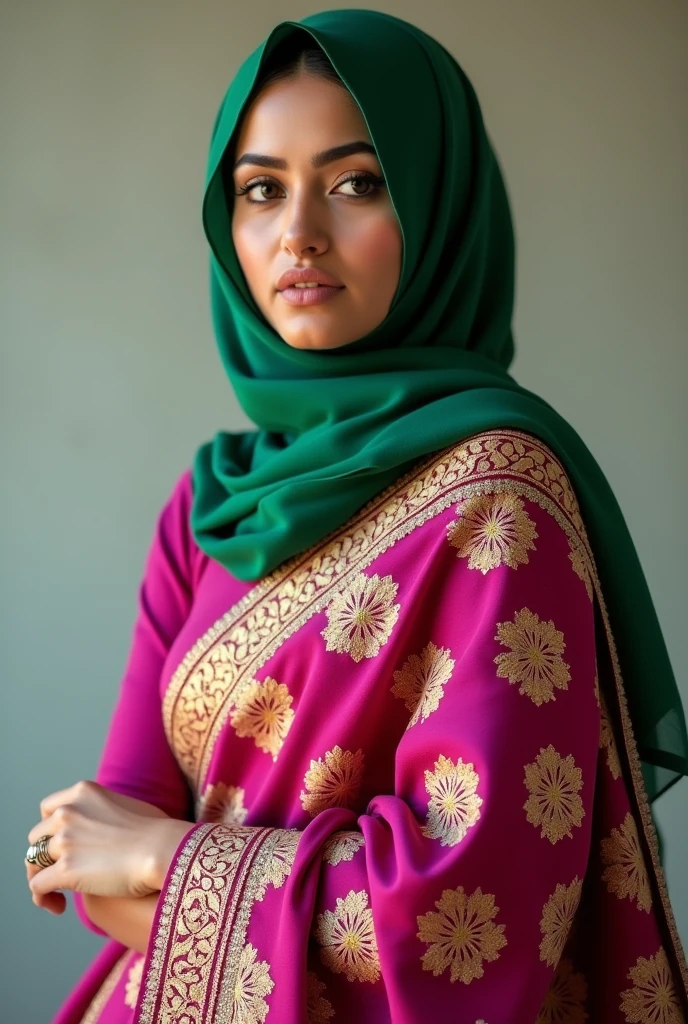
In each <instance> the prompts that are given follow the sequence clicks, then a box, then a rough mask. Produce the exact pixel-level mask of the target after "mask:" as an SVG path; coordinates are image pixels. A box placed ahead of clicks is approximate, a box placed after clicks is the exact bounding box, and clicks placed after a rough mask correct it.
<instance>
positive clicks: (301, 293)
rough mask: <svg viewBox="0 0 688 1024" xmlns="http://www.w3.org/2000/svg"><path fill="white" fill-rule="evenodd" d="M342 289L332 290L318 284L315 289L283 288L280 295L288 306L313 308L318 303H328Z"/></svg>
mask: <svg viewBox="0 0 688 1024" xmlns="http://www.w3.org/2000/svg"><path fill="white" fill-rule="evenodd" d="M342 291H344V288H343V287H342V288H333V287H332V286H331V285H327V284H319V285H317V286H316V287H315V288H294V287H293V286H291V287H289V288H284V289H282V291H280V293H279V294H280V295H281V296H282V298H283V299H284V301H285V302H287V303H289V305H290V306H315V305H317V304H318V303H319V302H328V301H329V300H330V299H333V298H334V297H335V295H338V294H339V292H342Z"/></svg>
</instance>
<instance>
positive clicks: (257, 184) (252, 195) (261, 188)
mask: <svg viewBox="0 0 688 1024" xmlns="http://www.w3.org/2000/svg"><path fill="white" fill-rule="evenodd" d="M271 190H272V191H271ZM278 192H279V186H278V185H276V184H275V183H274V182H273V181H254V182H253V183H251V182H249V183H248V185H242V186H241V188H239V189H237V192H236V194H237V195H238V196H246V197H247V199H248V201H249V203H267V202H269V201H270V200H271V199H277V198H278V195H277V193H278Z"/></svg>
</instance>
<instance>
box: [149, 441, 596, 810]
mask: <svg viewBox="0 0 688 1024" xmlns="http://www.w3.org/2000/svg"><path fill="white" fill-rule="evenodd" d="M495 491H498V492H499V493H501V494H503V493H505V492H508V493H516V494H519V495H520V496H522V497H524V498H527V499H528V500H530V501H533V502H535V503H536V504H538V505H540V506H541V507H542V508H543V509H545V510H546V511H547V512H548V514H549V515H551V516H552V517H553V518H554V519H555V520H556V522H557V523H558V524H559V526H560V527H561V528H562V530H563V531H564V532H565V533H566V535H567V536H568V537H569V538H571V537H575V538H576V539H577V540H578V541H579V543H582V544H584V545H586V548H587V539H586V536H585V529H584V526H583V521H582V518H581V514H580V509H579V507H578V503H577V501H576V497H575V494H574V492H573V489H572V487H571V483H570V481H569V479H568V477H567V475H566V473H565V471H564V469H563V467H562V465H561V463H560V462H558V460H557V459H556V458H555V457H554V455H553V454H552V452H551V451H550V450H549V449H548V448H547V447H546V445H543V444H542V442H541V441H539V440H538V439H537V438H534V437H532V436H531V435H529V434H525V433H522V432H521V431H515V430H498V431H485V432H483V433H481V434H478V435H476V436H475V437H473V438H470V439H468V440H466V441H464V442H462V443H461V444H460V445H455V446H452V447H451V448H447V449H445V450H444V451H442V452H439V453H436V454H433V455H432V456H429V457H428V459H427V460H423V461H422V462H421V463H419V464H418V465H417V466H415V467H414V468H413V469H412V470H411V471H410V472H409V473H408V474H407V475H405V476H403V477H400V478H399V479H398V480H396V481H395V482H394V483H393V484H392V485H391V486H390V487H389V488H388V489H387V490H386V491H384V492H382V493H381V494H379V495H377V497H375V498H374V499H373V500H372V501H371V502H369V503H368V504H367V505H366V506H365V507H364V508H362V509H361V510H360V511H359V512H358V513H356V515H354V516H352V517H351V519H350V520H349V521H348V522H347V523H346V524H345V526H344V527H342V528H341V529H340V530H338V531H337V532H336V533H335V534H334V535H331V536H329V537H326V538H324V540H323V541H321V542H319V543H318V544H316V545H315V546H314V547H313V548H311V549H309V550H308V551H305V552H303V553H302V554H301V555H298V556H297V557H295V558H293V559H291V560H289V561H288V562H285V563H284V564H283V565H282V566H280V567H278V568H277V569H276V570H274V571H273V572H272V573H271V574H270V575H269V576H267V577H265V578H264V579H263V580H261V581H260V582H259V583H258V584H256V586H254V587H253V588H252V589H251V590H250V591H249V592H248V593H247V594H246V595H245V596H244V597H243V598H242V599H241V600H240V601H239V602H237V604H236V605H234V606H233V607H232V608H230V609H229V610H228V611H227V612H226V613H225V615H223V616H222V617H221V618H220V619H218V621H217V622H216V623H214V625H212V626H211V627H210V628H209V629H208V630H207V631H206V633H205V634H204V635H203V636H202V637H201V638H200V639H199V640H198V641H197V643H195V644H194V646H193V647H192V648H191V650H189V652H188V653H187V654H186V656H185V657H184V659H183V661H182V662H181V664H180V665H179V667H178V669H177V670H176V672H175V673H174V675H173V677H172V679H171V680H170V683H169V685H168V687H167V689H166V692H165V697H164V701H163V722H164V725H165V731H166V734H167V737H168V740H169V743H170V746H171V748H172V750H173V751H174V752H175V756H176V757H177V760H178V762H179V764H180V766H181V768H182V770H183V771H184V773H185V774H186V775H187V777H188V778H189V780H190V782H191V784H192V786H193V788H194V789H195V790H196V791H198V790H199V789H200V784H201V780H202V779H204V778H205V777H206V776H207V774H208V770H209V766H210V763H211V760H212V756H213V750H214V745H215V742H216V740H217V737H218V736H219V735H221V733H222V731H223V729H224V727H225V724H226V722H227V719H228V717H229V715H230V713H231V710H232V708H233V706H234V703H235V701H236V697H237V694H238V693H240V692H241V689H242V687H243V686H245V685H246V684H247V682H248V681H249V680H250V679H252V678H254V677H255V676H257V675H258V673H259V672H260V671H261V669H262V668H263V666H264V665H265V664H266V663H267V662H268V660H269V659H270V658H271V657H272V655H273V654H274V653H275V651H276V650H277V649H278V648H279V647H280V646H281V645H282V644H284V643H285V642H286V640H288V639H289V637H290V636H292V635H293V634H294V633H295V632H296V631H297V630H299V629H300V628H302V626H304V625H305V623H306V622H308V621H309V620H310V619H311V618H312V617H313V616H314V615H316V614H318V613H320V612H321V611H322V610H323V609H324V608H325V607H326V606H327V604H328V602H329V601H331V599H332V596H333V594H335V592H337V591H339V590H340V589H341V588H342V587H344V586H345V585H346V584H347V583H349V582H350V581H351V580H353V579H354V578H355V577H356V575H357V574H358V573H360V572H361V571H362V570H363V569H366V568H367V567H368V566H370V565H371V564H372V563H373V562H374V561H375V559H376V558H378V557H379V556H380V555H381V554H382V553H383V552H385V551H386V550H387V549H388V548H390V547H392V546H393V545H394V544H396V543H397V542H398V541H399V540H401V539H402V538H404V537H406V536H407V535H408V534H410V533H412V532H413V530H415V529H417V528H418V527H419V526H421V525H422V524H423V523H425V522H427V521H429V520H431V519H433V518H434V517H435V516H438V515H440V514H441V513H442V512H444V511H445V510H446V509H447V508H449V507H450V506H451V505H454V504H456V503H457V502H460V501H463V500H465V499H466V498H469V497H474V496H476V495H479V494H487V493H494V492H495ZM592 564H593V563H592V561H591V565H592Z"/></svg>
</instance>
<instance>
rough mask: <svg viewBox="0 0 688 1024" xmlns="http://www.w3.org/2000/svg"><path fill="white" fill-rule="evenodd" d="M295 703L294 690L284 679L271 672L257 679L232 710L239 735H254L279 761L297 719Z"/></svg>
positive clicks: (258, 742) (266, 750)
mask: <svg viewBox="0 0 688 1024" xmlns="http://www.w3.org/2000/svg"><path fill="white" fill-rule="evenodd" d="M291 704H292V698H291V694H290V693H289V690H288V689H287V687H286V686H285V685H284V683H278V682H277V681H276V680H275V679H272V678H271V677H270V676H267V677H266V679H265V680H264V681H263V682H262V683H259V682H257V681H256V680H254V681H253V682H252V683H250V684H249V686H247V687H246V689H245V690H243V691H242V693H241V694H240V695H239V699H238V701H237V706H236V708H235V709H234V711H233V712H232V725H233V727H234V728H235V729H236V733H237V736H242V737H243V736H250V737H252V738H253V740H254V742H255V744H256V746H257V747H258V748H259V750H264V751H265V752H266V753H267V754H272V759H273V761H276V760H277V755H278V753H279V752H280V750H281V748H282V744H283V743H284V739H285V737H286V735H287V733H288V732H289V728H290V726H291V723H292V721H293V720H294V712H293V711H292V707H291Z"/></svg>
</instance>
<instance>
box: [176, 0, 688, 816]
mask: <svg viewBox="0 0 688 1024" xmlns="http://www.w3.org/2000/svg"><path fill="white" fill-rule="evenodd" d="M294 33H301V34H303V33H308V34H309V35H310V36H311V37H312V39H313V40H315V41H316V43H318V44H319V45H320V47H321V48H322V49H323V50H324V52H325V53H326V54H327V56H328V57H329V59H330V61H331V63H332V64H333V66H334V68H335V70H336V71H337V72H338V74H339V76H340V77H341V79H342V80H343V82H344V83H345V85H346V86H347V87H348V89H349V90H350V92H351V94H352V95H353V97H354V99H355V100H356V102H357V103H358V105H359V107H360V109H361V111H362V113H363V116H364V118H365V121H366V124H367V125H368V129H369V131H370V136H371V138H372V139H373V142H374V144H375V147H376V150H377V153H378V157H379V160H380V163H381V166H382V169H383V173H384V175H385V179H386V182H387V187H388V189H389V194H390V197H391V200H392V203H393V205H394V209H395V211H396V214H397V216H398V219H399V223H400V225H401V231H402V238H403V265H402V270H401V275H400V281H399V285H398V288H397V292H396V295H395V297H394V300H393V302H392V306H391V308H390V311H389V313H388V315H387V317H386V318H385V320H384V321H383V322H382V323H381V324H380V325H379V326H378V327H377V328H376V329H375V330H374V331H372V332H371V333H370V334H369V335H367V336H366V337H364V338H361V339H359V340H358V341H356V342H354V343H352V344H350V345H347V346H344V347H343V348H339V349H335V350H329V351H303V350H298V349H294V348H292V347H290V346H289V345H287V344H286V343H285V342H284V341H283V340H282V339H281V338H280V336H279V335H278V334H277V333H276V332H275V331H274V330H273V328H272V327H271V326H270V325H269V324H268V323H267V321H266V320H265V318H264V317H263V316H262V314H261V313H260V311H259V310H258V308H257V306H256V304H255V302H254V301H253V299H252V296H251V294H250V292H249V290H248V287H247V285H246V282H245V280H244V277H243V274H242V272H241V269H240V267H239V264H238V261H237V257H236V253H235V251H234V247H233V244H232V230H231V216H232V202H233V199H232V196H231V195H228V194H226V192H225V186H224V181H223V173H222V158H223V155H224V154H225V151H226V150H227V149H228V147H229V146H230V145H231V142H232V136H233V133H234V130H235V128H236V127H237V125H238V123H239V119H240V117H241V114H242V111H243V110H244V108H245V107H246V105H247V101H248V100H249V99H250V98H251V90H252V87H253V85H254V82H255V81H256V77H257V75H258V74H259V72H260V70H261V68H262V66H263V63H264V62H265V59H266V58H267V57H268V56H269V55H270V54H271V53H272V52H273V50H274V48H275V46H276V45H277V44H278V43H280V42H282V41H283V40H285V38H286V37H288V36H290V35H293V34H294ZM203 224H204V228H205V232H206V235H207V238H208V241H209V243H210V248H211V250H212V256H211V297H212V312H213V322H214V327H215V333H216V337H217V342H218V346H219V349H220V355H221V357H222V361H223V364H224V367H225V370H226V372H227V375H228V377H229V379H230V381H231V384H232V387H233V388H234V391H235V393H236V395H237V398H238V400H239V402H240V403H241V406H242V407H243V409H244V411H245V412H246V414H247V415H248V416H249V417H250V418H251V419H252V420H253V421H254V422H255V423H256V424H257V427H258V429H257V430H256V431H250V432H242V433H226V432H221V433H219V434H217V435H216V437H215V438H214V439H213V440H212V441H210V442H209V443H207V444H205V445H203V446H202V447H201V448H200V449H199V451H198V454H197V456H196V460H195V464H194V474H193V482H194V504H193V510H192V527H193V531H194V534H195V537H196V541H197V543H198V545H199V546H200V547H201V548H202V550H204V551H205V552H206V553H207V554H208V555H209V556H210V557H211V558H213V559H215V560H216V561H218V562H220V563H221V564H222V565H224V566H225V567H226V568H227V570H228V571H229V572H230V573H232V574H233V575H234V576H236V577H238V578H239V579H242V580H245V581H253V580H258V579H261V578H262V577H263V576H265V575H266V574H267V573H269V572H270V571H271V570H272V569H273V568H275V567H276V566H277V565H279V564H280V563H281V562H283V561H284V560H285V559H287V558H289V557H290V556H292V555H294V554H296V553H298V552H300V551H303V550H304V549H306V548H308V547H309V546H311V545H313V544H315V543H316V542H317V541H319V540H320V539H321V538H323V537H324V536H325V535H326V534H328V533H329V532H331V531H332V530H335V529H336V528H337V527H339V526H340V525H342V524H343V523H344V522H345V521H346V520H347V519H348V518H349V517H350V516H352V515H353V514H354V513H355V512H356V510H357V509H359V508H360V507H361V506H362V505H364V504H365V503H366V502H367V501H368V500H369V499H371V498H373V497H374V496H375V495H376V494H378V493H379V492H380V491H382V490H383V489H384V488H386V487H387V486H388V485H389V484H391V483H392V482H393V481H394V480H395V479H396V478H397V477H399V476H400V475H401V474H403V473H404V472H406V471H407V470H409V469H410V468H411V467H412V465H413V464H414V462H415V461H416V460H418V459H420V458H422V457H423V456H426V455H428V454H429V453H431V452H434V451H437V450H438V449H441V448H444V447H447V446H449V445H452V444H454V443H456V442H459V441H461V440H462V439H463V438H466V437H469V436H470V435H471V434H475V433H478V432H480V431H484V430H490V429H495V428H503V427H511V428H515V429H519V430H524V431H527V432H530V433H531V434H534V435H535V436H537V437H539V438H540V439H541V440H542V441H544V442H545V443H546V444H547V445H549V447H550V448H551V449H552V450H553V451H554V452H555V453H556V454H557V455H558V456H559V458H560V459H561V461H562V463H563V465H564V466H565V467H566V470H567V472H568V474H569V476H570V479H571V481H572V483H573V486H574V488H575V490H576V493H577V496H578V499H579V502H580V505H581V509H582V514H583V518H584V521H585V523H586V526H587V530H588V534H589V538H590V543H591V545H592V548H593V551H594V553H595V557H596V561H597V563H598V568H599V572H600V576H601V579H602V585H603V588H604V591H605V594H606V599H607V602H608V605H609V614H610V617H611V623H612V628H613V629H614V631H615V636H616V640H617V645H618V652H619V657H620V660H621V665H622V670H623V672H624V677H625V681H626V686H627V691H628V699H629V706H630V713H631V718H632V721H633V724H634V727H635V733H636V737H637V740H638V743H639V748H640V753H641V757H642V758H643V761H644V770H645V775H646V781H647V784H648V789H649V792H650V796H651V797H655V796H656V795H658V793H660V792H661V791H662V790H664V789H666V788H667V786H668V785H670V784H671V783H672V782H673V781H675V780H676V779H677V778H678V777H679V775H681V774H688V740H687V737H686V727H685V720H684V717H683V712H682V709H681V703H680V698H679V695H678V691H677V688H676V683H675V680H674V677H673V674H672V670H671V665H670V662H669V658H668V655H667V651H666V647H665V645H664V640H663V637H662V633H661V630H660V627H659V623H658V621H657V617H656V614H655V610H654V607H653V604H652V599H651V597H650V594H649V591H648V588H647V584H646V582H645V578H644V575H643V571H642V568H641V566H640V563H639V561H638V556H637V554H636V551H635V548H634V545H633V541H632V540H631V537H630V535H629V532H628V528H627V526H626V523H625V522H624V518H623V515H622V513H621V510H620V508H619V506H618V504H617V502H616V499H615V497H614V494H613V493H612V491H611V489H610V486H609V484H608V482H607V480H606V478H605V476H604V474H603V473H602V470H601V469H600V467H599V466H598V464H597V462H596V461H595V459H594V458H593V456H592V455H591V453H590V452H589V451H588V449H587V448H586V446H585V444H584V443H583V441H582V440H581V438H580V437H579V436H578V434H577V433H576V431H575V430H574V429H573V428H572V427H571V426H570V425H569V424H568V423H567V422H566V420H564V419H563V418H562V417H561V416H560V415H559V414H558V413H557V412H555V410H554V409H553V408H552V407H551V406H550V405H548V404H547V403H546V402H545V401H544V400H543V399H541V398H540V397H538V396H537V395H535V394H533V393H532V392H529V391H527V390H525V389H524V388H522V387H520V386H519V385H518V384H517V383H516V381H515V380H514V379H513V378H512V377H511V376H510V375H509V374H508V372H507V370H508V367H509V365H510V363H511V360H512V358H513V354H514V343H513V336H512V332H511V319H512V311H513V303H514V237H513V229H512V224H511V217H510V212H509V204H508V199H507V195H506V190H505V187H504V183H503V180H502V176H501V173H500V169H499V166H498V163H497V159H496V157H495V154H494V152H493V150H492V147H491V145H490V141H489V138H488V135H487V133H486V130H485V127H484V124H483V120H482V116H481V112H480V106H479V104H478V100H477V98H476V95H475V92H474V90H473V87H472V86H471V83H470V82H469V80H468V79H467V77H466V75H465V74H464V72H463V71H462V69H461V68H460V67H459V66H458V64H457V63H456V61H455V60H454V59H453V58H452V57H451V56H450V54H449V53H448V52H447V51H446V50H445V49H444V48H443V47H442V46H441V45H440V44H439V43H437V42H436V41H435V40H434V39H432V38H430V37H429V36H427V35H426V34H425V33H424V32H421V31H420V30H419V29H417V28H414V27H413V26H412V25H409V24H408V23H407V22H404V21H401V20H399V19H397V18H393V17H390V16H389V15H386V14H380V13H378V12H375V11H365V10H343V11H327V12H325V13H322V14H316V15H312V16H310V17H307V18H304V19H303V21H301V22H291V21H286V22H282V23H281V24H280V25H278V26H277V27H276V28H275V29H274V30H273V31H272V32H271V33H270V35H269V36H268V38H267V39H266V41H265V42H264V43H263V44H262V45H261V46H259V47H258V49H257V50H256V51H255V52H254V53H252V54H251V56H250V57H249V58H248V59H247V60H246V61H245V62H244V64H243V65H242V66H241V67H240V68H239V70H238V72H237V74H236V77H235V78H234V80H233V82H232V83H231V85H230V87H229V90H228V92H227V94H226V96H225V98H224V101H223V103H222V105H221V107H220V110H219V113H218V116H217V119H216V122H215V126H214V130H213V136H212V142H211V147H210V156H209V163H208V172H207V186H206V193H205V198H204V203H203Z"/></svg>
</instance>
